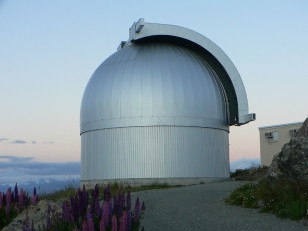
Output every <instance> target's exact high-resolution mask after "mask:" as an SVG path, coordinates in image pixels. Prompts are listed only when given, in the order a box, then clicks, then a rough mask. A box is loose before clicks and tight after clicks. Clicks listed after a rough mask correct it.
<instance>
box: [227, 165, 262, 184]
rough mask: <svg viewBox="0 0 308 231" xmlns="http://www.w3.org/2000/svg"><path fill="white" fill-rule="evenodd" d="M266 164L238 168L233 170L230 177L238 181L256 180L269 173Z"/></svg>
mask: <svg viewBox="0 0 308 231" xmlns="http://www.w3.org/2000/svg"><path fill="white" fill-rule="evenodd" d="M267 170H268V167H266V166H263V167H261V166H251V167H250V168H249V169H237V170H235V172H231V174H230V178H231V179H234V180H236V181H256V180H259V179H261V178H262V177H263V176H265V174H266V173H267Z"/></svg>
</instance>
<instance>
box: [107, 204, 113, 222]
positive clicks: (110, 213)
mask: <svg viewBox="0 0 308 231" xmlns="http://www.w3.org/2000/svg"><path fill="white" fill-rule="evenodd" d="M108 212H109V219H110V221H111V217H112V204H111V201H109V202H108Z"/></svg>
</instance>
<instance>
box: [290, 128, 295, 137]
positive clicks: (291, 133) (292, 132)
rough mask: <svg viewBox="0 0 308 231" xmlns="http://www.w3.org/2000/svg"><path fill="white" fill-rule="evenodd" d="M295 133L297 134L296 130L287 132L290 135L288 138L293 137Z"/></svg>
mask: <svg viewBox="0 0 308 231" xmlns="http://www.w3.org/2000/svg"><path fill="white" fill-rule="evenodd" d="M296 132H297V129H291V130H290V131H289V134H290V136H293V135H295V133H296Z"/></svg>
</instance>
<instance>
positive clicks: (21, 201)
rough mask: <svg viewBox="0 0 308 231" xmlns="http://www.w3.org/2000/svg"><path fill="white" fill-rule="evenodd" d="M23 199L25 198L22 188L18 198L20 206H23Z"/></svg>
mask: <svg viewBox="0 0 308 231" xmlns="http://www.w3.org/2000/svg"><path fill="white" fill-rule="evenodd" d="M23 200H24V190H23V189H20V194H19V200H18V204H19V207H20V208H22V207H23V203H24V202H23Z"/></svg>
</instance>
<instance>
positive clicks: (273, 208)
mask: <svg viewBox="0 0 308 231" xmlns="http://www.w3.org/2000/svg"><path fill="white" fill-rule="evenodd" d="M225 201H226V203H229V204H232V205H238V206H243V207H247V208H260V212H271V213H274V214H276V215H277V216H279V217H282V218H290V219H293V220H297V219H301V218H304V217H305V216H307V215H306V212H307V209H308V185H307V184H304V183H302V182H296V183H294V182H291V181H289V180H288V179H280V180H277V181H269V180H268V179H263V180H261V181H259V182H258V183H251V184H245V185H243V186H241V187H239V188H237V189H235V190H234V191H233V192H232V193H231V195H230V196H229V197H228V198H227V199H226V200H225Z"/></svg>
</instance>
